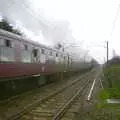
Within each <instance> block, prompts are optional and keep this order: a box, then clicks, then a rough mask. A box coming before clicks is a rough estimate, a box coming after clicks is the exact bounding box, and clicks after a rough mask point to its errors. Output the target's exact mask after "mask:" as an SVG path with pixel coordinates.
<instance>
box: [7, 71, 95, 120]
mask: <svg viewBox="0 0 120 120" xmlns="http://www.w3.org/2000/svg"><path fill="white" fill-rule="evenodd" d="M92 79H93V76H92V77H91V78H90V73H88V74H87V75H85V76H83V77H82V78H81V80H76V81H74V82H73V83H71V84H70V85H68V86H67V87H63V88H62V89H60V90H59V91H57V92H54V94H51V95H49V96H47V97H45V98H44V99H42V100H39V101H35V103H33V104H31V105H30V106H29V107H28V108H27V109H24V110H23V111H21V112H19V113H18V114H16V115H15V116H12V117H10V118H9V120H17V119H20V120H34V119H35V120H51V119H53V120H58V119H60V118H61V117H62V116H63V115H64V114H65V112H66V111H67V109H68V108H70V106H71V104H72V103H73V101H74V100H76V98H77V97H78V96H79V95H80V94H82V92H83V91H84V90H85V88H87V86H88V85H89V83H90V82H91V81H92Z"/></svg>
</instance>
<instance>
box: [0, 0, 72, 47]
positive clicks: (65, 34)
mask: <svg viewBox="0 0 120 120" xmlns="http://www.w3.org/2000/svg"><path fill="white" fill-rule="evenodd" d="M30 5H31V4H30V2H29V1H28V0H24V1H22V0H1V1H0V13H1V14H2V15H3V16H5V17H7V19H8V20H9V22H10V23H11V24H13V25H14V26H15V27H16V28H18V29H20V30H21V31H22V32H23V33H25V35H26V37H28V38H32V39H33V40H36V41H38V42H40V43H44V44H48V45H49V44H50V45H54V44H56V43H59V42H60V43H61V42H66V41H67V40H68V38H70V36H72V35H71V31H70V30H69V23H68V22H67V21H58V20H57V21H51V20H49V19H47V18H46V17H45V14H44V12H43V11H42V9H41V11H39V15H38V13H36V12H34V11H33V10H32V8H31V6H30ZM39 10H40V9H39ZM41 15H42V16H41Z"/></svg>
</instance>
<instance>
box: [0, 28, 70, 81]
mask: <svg viewBox="0 0 120 120" xmlns="http://www.w3.org/2000/svg"><path fill="white" fill-rule="evenodd" d="M71 63H72V59H71V58H70V56H68V54H66V53H64V52H60V51H58V50H55V49H52V48H49V47H46V46H44V45H41V44H38V43H36V42H33V41H30V40H26V39H24V38H23V37H21V36H18V35H15V34H13V33H10V32H7V31H4V30H0V79H3V78H7V79H9V78H13V77H24V76H37V75H49V74H54V73H56V72H61V71H66V70H67V69H68V68H70V67H71Z"/></svg>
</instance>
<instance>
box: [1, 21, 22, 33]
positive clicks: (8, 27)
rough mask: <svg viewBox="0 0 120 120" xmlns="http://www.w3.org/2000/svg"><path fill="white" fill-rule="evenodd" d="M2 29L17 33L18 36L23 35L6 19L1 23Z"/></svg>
mask: <svg viewBox="0 0 120 120" xmlns="http://www.w3.org/2000/svg"><path fill="white" fill-rule="evenodd" d="M0 29H3V30H6V31H9V32H12V33H15V34H17V35H22V33H20V31H19V30H17V29H14V28H13V26H12V25H11V24H10V23H9V22H8V21H7V20H6V19H2V20H1V21H0Z"/></svg>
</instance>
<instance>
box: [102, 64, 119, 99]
mask: <svg viewBox="0 0 120 120" xmlns="http://www.w3.org/2000/svg"><path fill="white" fill-rule="evenodd" d="M103 72H104V87H105V88H106V89H107V91H108V92H109V98H120V64H113V65H109V66H107V67H105V68H104V69H103Z"/></svg>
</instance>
